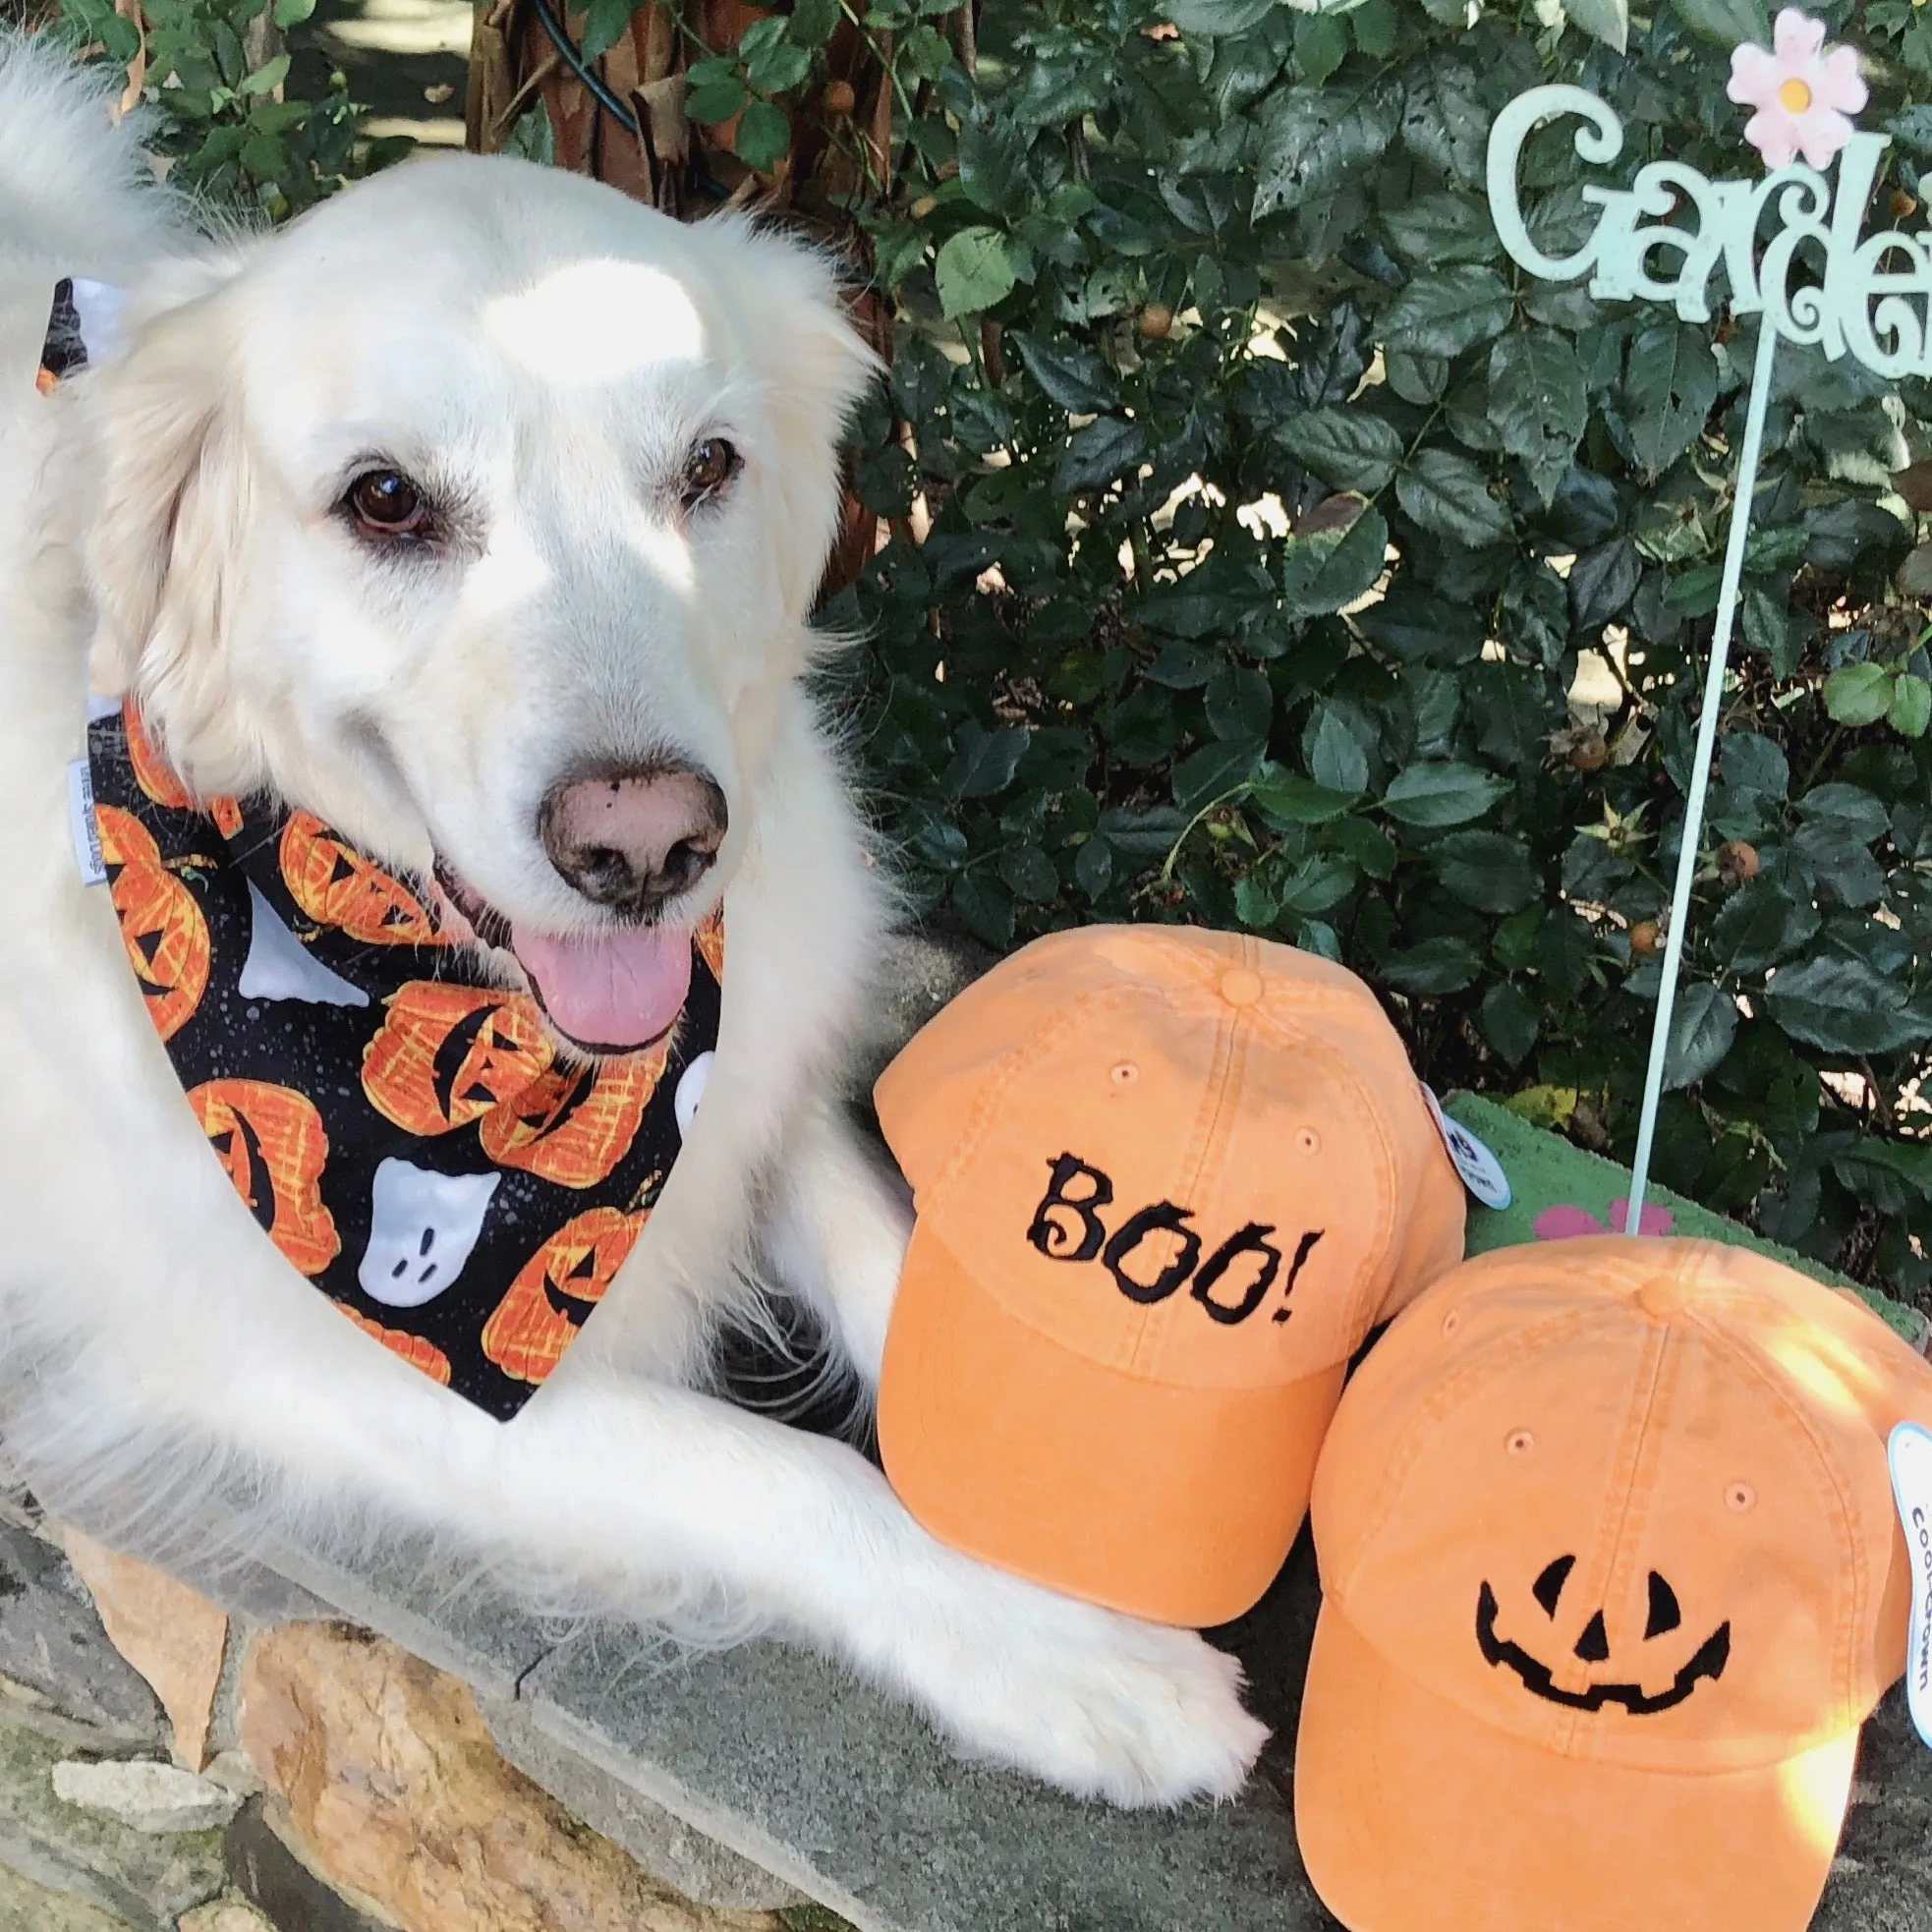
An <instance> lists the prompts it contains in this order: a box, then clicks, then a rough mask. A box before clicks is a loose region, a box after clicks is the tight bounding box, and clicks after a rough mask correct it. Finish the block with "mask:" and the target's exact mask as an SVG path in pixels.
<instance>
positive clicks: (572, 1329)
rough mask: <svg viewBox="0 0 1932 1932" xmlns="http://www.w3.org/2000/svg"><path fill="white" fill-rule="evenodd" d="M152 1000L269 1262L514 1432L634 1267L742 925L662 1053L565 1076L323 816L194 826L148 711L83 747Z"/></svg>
mask: <svg viewBox="0 0 1932 1932" xmlns="http://www.w3.org/2000/svg"><path fill="white" fill-rule="evenodd" d="M87 752H88V767H89V772H90V776H91V782H92V791H93V801H94V824H95V827H96V829H97V832H98V836H99V842H100V858H101V861H102V863H103V865H104V867H105V872H106V878H107V881H108V883H109V888H110V890H111V892H112V895H113V900H114V910H115V912H116V914H117V915H118V916H119V919H120V922H121V936H122V938H123V940H124V941H125V942H126V945H127V949H128V958H129V961H130V963H131V964H132V965H133V967H134V971H135V977H136V978H137V980H139V982H140V984H141V990H142V994H144V995H145V996H146V1001H147V1011H148V1016H149V1017H150V1018H151V1019H152V1020H153V1022H154V1026H155V1029H156V1031H157V1032H158V1033H159V1034H160V1036H161V1039H162V1041H163V1043H164V1044H165V1045H166V1047H167V1050H168V1055H169V1057H170V1058H171V1059H172V1060H173V1062H174V1069H175V1072H176V1074H177V1075H178V1076H179V1078H180V1080H181V1084H182V1086H183V1088H184V1089H185V1090H186V1093H187V1098H188V1104H189V1106H190V1107H191V1108H194V1110H195V1115H196V1118H197V1119H198V1120H199V1122H200V1124H201V1128H202V1131H203V1132H204V1133H205V1134H206V1135H207V1137H208V1144H209V1146H210V1147H211V1148H212V1150H213V1151H214V1154H215V1156H216V1158H217V1159H219V1160H220V1162H221V1164H222V1165H223V1166H224V1167H225V1168H226V1169H227V1171H228V1175H229V1178H230V1179H231V1180H233V1182H234V1183H235V1189H236V1191H237V1193H239V1194H240V1195H241V1197H242V1199H243V1200H244V1201H245V1202H247V1203H248V1205H249V1207H250V1209H251V1210H252V1211H253V1213H254V1215H255V1218H256V1221H257V1222H260V1223H261V1226H262V1228H263V1230H264V1231H265V1232H266V1234H267V1235H268V1238H269V1239H270V1240H271V1241H273V1242H274V1244H275V1246H276V1247H277V1248H278V1249H279V1250H280V1251H281V1253H282V1254H283V1256H284V1257H285V1258H286V1259H287V1260H288V1261H289V1262H290V1264H291V1265H292V1266H294V1267H295V1268H296V1269H297V1270H299V1271H300V1272H301V1273H302V1274H303V1275H305V1276H307V1277H308V1278H309V1279H310V1280H312V1281H313V1283H314V1284H315V1286H316V1287H318V1288H320V1289H321V1290H322V1292H323V1293H324V1294H326V1295H328V1296H330V1297H331V1298H332V1299H333V1300H334V1301H335V1303H336V1305H337V1306H338V1307H339V1308H340V1309H341V1310H342V1312H343V1313H344V1314H345V1315H347V1316H348V1317H349V1319H350V1320H351V1321H352V1322H354V1323H355V1324H356V1325H357V1326H358V1327H359V1328H361V1329H364V1330H366V1331H367V1332H368V1333H369V1335H372V1336H374V1337H375V1339H377V1340H378V1341H380V1342H382V1343H383V1344H384V1345H385V1346H386V1347H388V1348H391V1349H393V1350H394V1351H395V1352H396V1353H397V1354H399V1355H401V1356H402V1357H403V1358H404V1359H405V1360H406V1361H408V1362H410V1363H412V1364H414V1366H416V1367H417V1368H419V1369H421V1370H422V1371H423V1372H424V1373H425V1374H426V1375H428V1376H430V1377H432V1378H433V1379H434V1380H436V1381H437V1382H440V1383H442V1384H444V1385H445V1386H446V1387H448V1388H450V1389H453V1390H454V1391H455V1392H457V1393H458V1394H459V1395H463V1396H465V1397H467V1398H468V1399H469V1400H470V1401H472V1402H475V1403H476V1404H477V1406H478V1407H479V1408H482V1409H485V1410H487V1411H488V1413H489V1414H491V1415H493V1416H496V1417H497V1418H498V1419H499V1420H503V1421H507V1420H509V1418H510V1417H512V1416H514V1415H515V1414H516V1413H517V1411H518V1410H519V1409H520V1408H521V1407H522V1406H523V1404H524V1403H525V1402H526V1401H528V1400H529V1399H530V1397H531V1395H532V1394H533V1393H534V1392H536V1390H537V1388H538V1386H539V1385H540V1383H541V1382H542V1381H543V1379H544V1377H546V1376H547V1375H548V1374H549V1373H550V1371H551V1370H552V1369H553V1368H555V1367H556V1365H557V1363H558V1361H559V1360H561V1359H562V1356H563V1351H564V1350H565V1349H566V1348H567V1347H568V1346H569V1345H570V1343H571V1341H572V1340H573V1339H574V1337H575V1336H576V1334H577V1331H578V1330H579V1329H580V1328H581V1327H582V1326H583V1324H584V1321H585V1319H586V1318H587V1317H588V1316H589V1315H590V1313H591V1311H592V1309H593V1308H594V1307H595V1306H596V1305H597V1301H598V1299H599V1298H600V1297H601V1296H602V1294H603V1291H604V1289H605V1288H606V1287H607V1286H608V1285H609V1282H610V1279H611V1277H612V1276H613V1275H614V1274H615V1273H616V1272H617V1269H618V1266H619V1265H620V1264H621V1263H622V1261H623V1260H624V1258H625V1256H626V1255H628V1254H629V1253H630V1251H631V1248H632V1247H633V1245H634V1244H635V1243H636V1241H637V1238H638V1235H639V1234H640V1233H641V1232H642V1230H643V1227H644V1223H645V1222H646V1220H647V1219H648V1218H649V1216H650V1213H651V1209H652V1206H653V1203H654V1202H655V1201H656V1199H657V1196H658V1194H659V1193H660V1192H661V1190H662V1188H663V1185H664V1182H665V1180H666V1178H667V1177H668V1176H669V1173H670V1170H671V1164H672V1163H673V1162H674V1161H675V1160H676V1159H677V1154H678V1149H679V1147H680V1145H681V1144H682V1139H683V1135H684V1133H685V1131H687V1130H688V1128H689V1126H690V1120H691V1115H692V1112H693V1110H694V1109H695V1108H696V1106H697V1103H698V1098H699V1095H700V1094H701V1093H702V1091H703V1086H704V1081H705V1079H706V1076H707V1075H708V1073H709V1071H710V1061H711V1054H712V1051H713V1049H714V1048H715V1046H716V1044H717V1027H718V1009H719V1002H720V997H721V994H720V987H721V980H722V975H723V969H724V941H723V927H722V922H721V920H720V919H718V918H716V917H713V919H712V920H711V921H710V923H709V924H708V925H707V926H706V927H704V928H702V929H700V931H699V932H698V933H697V934H695V935H694V936H693V951H694V954H695V957H694V959H693V962H692V976H691V991H690V994H689V995H688V997H687V999H686V1001H685V1006H684V1011H683V1014H682V1016H681V1017H680V1019H679V1021H678V1024H677V1025H676V1027H675V1028H674V1029H673V1030H672V1032H671V1033H670V1034H669V1035H667V1036H666V1038H665V1039H663V1040H661V1041H659V1042H658V1043H657V1044H656V1045H655V1046H653V1047H650V1048H647V1049H644V1050H642V1051H638V1052H635V1053H631V1054H627V1055H624V1056H623V1057H620V1058H612V1059H606V1060H602V1061H600V1062H597V1063H596V1064H587V1063H582V1062H572V1063H564V1062H562V1061H560V1060H559V1059H558V1057H557V1055H556V1050H555V1048H554V1046H553V1044H552V1041H551V1037H550V1034H549V1032H548V1030H547V1029H546V1027H545V1026H544V1024H543V1021H542V1018H541V1016H540V1012H539V1010H538V1008H537V1005H536V1003H535V1001H533V1000H532V999H530V998H529V997H528V996H527V995H525V994H513V993H506V992H505V991H503V990H502V989H501V988H499V987H492V986H490V985H488V984H487V983H486V981H485V979H484V978H483V973H482V971H481V967H480V964H479V962H478V961H477V960H476V959H475V958H474V957H473V956H472V955H471V954H470V952H469V951H468V950H467V949H466V948H464V947H463V946H462V945H460V944H459V943H457V942H455V941H454V940H453V939H451V938H446V937H445V935H444V934H443V933H442V931H441V930H440V928H439V924H438V913H437V910H436V908H435V906H434V905H433V904H431V903H427V902H426V901H425V900H424V899H423V898H421V897H419V896H418V895H417V894H416V893H415V892H414V891H413V890H412V889H411V888H410V887H409V886H408V885H406V884H405V883H404V882H402V881H399V880H397V879H394V878H391V877H390V876H389V874H387V873H385V872H383V871H382V870H381V869H380V868H379V867H377V866H375V865H374V864H372V863H371V862H370V861H369V859H368V858H367V857H365V856H364V855H363V854H362V853H360V852H358V851H356V850H355V849H354V848H353V847H351V846H350V845H348V844H347V843H346V842H345V841H344V840H343V839H341V838H340V837H338V836H337V835H336V833H335V832H333V831H332V830H331V829H330V828H329V827H328V826H327V825H325V824H322V822H321V821H320V820H319V819H316V818H315V817H313V815H312V814H310V813H307V812H303V811H299V810H291V809H290V808H288V807H287V806H284V805H281V804H278V803H276V802H274V801H272V800H268V799H251V800H248V801H246V802H242V801H237V800H235V799H228V798H217V799H210V800H208V801H207V802H206V803H205V805H204V806H199V805H197V804H196V802H195V801H193V800H192V799H191V798H190V797H189V795H188V794H187V792H186V791H185V789H184V788H183V786H182V784H181V781H180V780H179V779H178V778H177V777H176V776H175V774H174V773H173V771H172V770H170V769H169V767H167V765H166V764H165V762H164V761H163V760H162V758H161V757H160V755H159V753H158V752H157V750H156V748H155V746H154V745H153V743H152V741H151V740H150V739H149V738H148V737H147V735H146V733H145V732H144V731H143V730H142V721H141V716H140V713H139V711H138V710H136V709H135V707H134V704H133V701H132V700H130V701H129V702H128V704H127V705H126V706H125V707H124V708H123V709H122V710H119V711H117V712H114V713H112V714H110V715H108V716H104V717H97V718H96V719H95V720H94V721H93V722H92V723H91V724H90V725H89V726H88V730H87Z"/></svg>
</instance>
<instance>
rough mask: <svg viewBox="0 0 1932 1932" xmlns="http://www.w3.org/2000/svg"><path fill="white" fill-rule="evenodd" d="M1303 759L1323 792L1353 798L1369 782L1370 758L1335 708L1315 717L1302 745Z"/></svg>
mask: <svg viewBox="0 0 1932 1932" xmlns="http://www.w3.org/2000/svg"><path fill="white" fill-rule="evenodd" d="M1302 756H1303V757H1304V758H1306V759H1307V761H1308V769H1309V771H1310V773H1311V774H1312V775H1313V777H1314V780H1315V782H1316V783H1317V784H1318V785H1320V786H1322V787H1323V789H1324V790H1326V791H1331V792H1336V793H1339V794H1340V795H1341V796H1342V797H1344V798H1355V797H1357V796H1359V795H1360V794H1361V792H1362V791H1363V790H1364V789H1365V788H1366V787H1367V785H1368V782H1369V755H1368V753H1367V752H1365V751H1364V750H1363V749H1362V741H1361V740H1360V739H1359V738H1357V737H1356V736H1355V734H1354V732H1352V731H1351V730H1349V728H1348V726H1347V725H1346V724H1345V723H1344V722H1343V721H1342V718H1341V715H1340V713H1339V712H1337V711H1336V710H1335V709H1334V707H1332V706H1329V705H1324V706H1323V707H1322V708H1321V709H1320V710H1318V711H1317V712H1316V713H1315V717H1314V720H1313V722H1312V723H1311V724H1310V726H1309V730H1308V734H1307V736H1306V739H1305V740H1304V742H1303V746H1302Z"/></svg>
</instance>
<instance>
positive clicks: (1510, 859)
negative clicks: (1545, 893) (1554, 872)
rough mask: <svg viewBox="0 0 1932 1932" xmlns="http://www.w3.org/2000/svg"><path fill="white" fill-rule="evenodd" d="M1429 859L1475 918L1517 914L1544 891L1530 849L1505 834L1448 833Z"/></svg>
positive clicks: (1430, 853)
mask: <svg viewBox="0 0 1932 1932" xmlns="http://www.w3.org/2000/svg"><path fill="white" fill-rule="evenodd" d="M1469 816H1472V817H1473V816H1474V815H1473V814H1471V815H1469ZM1429 856H1430V858H1431V860H1432V861H1433V862H1434V864H1435V867H1436V876H1437V877H1438V878H1439V879H1440V880H1441V881H1443V883H1444V885H1446V886H1447V887H1448V888H1449V891H1450V892H1451V893H1452V894H1453V895H1454V896H1455V897H1456V898H1458V899H1460V900H1461V901H1462V903H1463V904H1464V905H1466V906H1474V907H1475V908H1476V910H1477V911H1478V912H1489V913H1506V912H1516V911H1519V910H1520V909H1521V908H1522V907H1524V906H1526V905H1528V904H1529V902H1530V901H1531V900H1532V899H1534V898H1536V897H1537V896H1538V895H1539V894H1540V893H1541V892H1542V890H1543V875H1542V873H1541V872H1540V871H1539V870H1538V868H1537V866H1536V863H1535V861H1534V860H1533V859H1532V858H1531V857H1530V851H1529V847H1528V846H1527V845H1526V844H1525V843H1524V842H1523V841H1522V840H1521V839H1520V838H1511V837H1509V836H1508V835H1507V834H1506V833H1504V832H1499V831H1459V832H1451V833H1450V834H1449V837H1448V838H1445V839H1443V840H1442V841H1441V842H1440V843H1439V844H1436V845H1432V846H1431V847H1430V848H1429Z"/></svg>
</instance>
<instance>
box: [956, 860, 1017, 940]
mask: <svg viewBox="0 0 1932 1932" xmlns="http://www.w3.org/2000/svg"><path fill="white" fill-rule="evenodd" d="M952 906H953V910H954V911H955V912H956V913H958V915H959V917H960V918H961V919H962V920H963V921H964V922H965V925H966V930H967V931H968V932H969V933H971V934H972V935H973V937H974V938H976V939H980V940H983V941H984V942H985V943H986V944H988V945H990V946H992V947H993V948H994V950H995V951H998V952H1003V951H1004V950H1005V949H1006V947H1008V946H1009V945H1011V944H1012V942H1013V895H1012V894H1011V893H1010V892H1008V891H1007V889H1006V888H1005V886H1004V885H1002V884H1001V883H1000V882H999V881H998V880H996V879H994V878H993V877H991V875H989V874H987V873H985V872H963V873H961V874H960V875H959V877H958V878H957V879H956V880H954V881H953V882H952Z"/></svg>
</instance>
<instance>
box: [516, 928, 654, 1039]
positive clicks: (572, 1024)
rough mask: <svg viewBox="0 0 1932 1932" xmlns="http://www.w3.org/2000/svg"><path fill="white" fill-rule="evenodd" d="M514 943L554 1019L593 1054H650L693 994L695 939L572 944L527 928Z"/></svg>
mask: <svg viewBox="0 0 1932 1932" xmlns="http://www.w3.org/2000/svg"><path fill="white" fill-rule="evenodd" d="M510 943H511V945H512V947H514V949H515V951H516V955H517V957H518V959H520V960H521V961H522V962H523V968H524V971H525V972H526V973H528V974H529V975H530V977H531V978H532V979H533V980H534V981H536V983H537V991H538V992H539V994H541V996H542V1000H543V1004H544V1006H545V1007H546V1008H547V1009H548V1010H549V1014H550V1017H551V1018H552V1019H553V1020H555V1021H556V1023H557V1025H558V1026H560V1027H561V1028H562V1029H563V1030H564V1032H566V1033H567V1034H569V1035H570V1037H571V1038H572V1039H573V1040H577V1041H581V1042H582V1043H583V1044H584V1045H585V1046H586V1047H642V1046H644V1045H645V1044H646V1042H648V1041H652V1040H655V1039H656V1038H657V1036H658V1035H659V1034H660V1033H663V1032H665V1031H666V1030H667V1029H668V1028H669V1027H670V1025H671V1023H672V1022H673V1021H674V1020H675V1019H676V1018H677V1016H678V1014H679V1013H680V1012H681V1011H682V1010H683V1007H684V1000H685V995H686V994H688V993H689V992H690V991H691V935H690V934H689V933H685V932H680V931H678V930H676V929H675V928H672V927H665V926H629V927H625V928H622V929H621V930H619V931H616V932H609V933H596V934H591V935H587V936H582V937H578V938H562V937H560V936H558V935H557V934H554V933H533V932H530V931H528V930H527V929H526V928H524V927H522V926H516V927H513V928H512V929H511V932H510Z"/></svg>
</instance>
